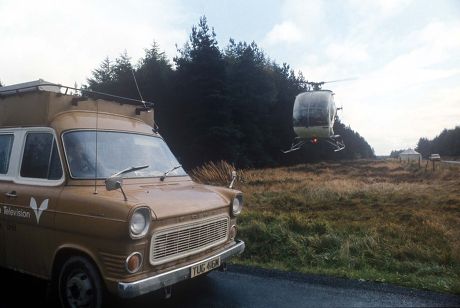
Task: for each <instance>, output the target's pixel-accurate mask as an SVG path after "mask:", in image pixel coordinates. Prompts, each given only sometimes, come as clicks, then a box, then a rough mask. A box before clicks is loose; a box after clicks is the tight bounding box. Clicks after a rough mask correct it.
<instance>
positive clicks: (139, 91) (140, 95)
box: [131, 67, 147, 108]
mask: <svg viewBox="0 0 460 308" xmlns="http://www.w3.org/2000/svg"><path fill="white" fill-rule="evenodd" d="M131 74H133V79H134V83H135V84H136V88H137V93H139V97H140V98H141V101H142V104H144V108H146V107H147V106H146V105H145V101H144V99H143V98H142V94H141V90H139V86H138V84H137V80H136V76H135V75H134V70H133V68H132V67H131Z"/></svg>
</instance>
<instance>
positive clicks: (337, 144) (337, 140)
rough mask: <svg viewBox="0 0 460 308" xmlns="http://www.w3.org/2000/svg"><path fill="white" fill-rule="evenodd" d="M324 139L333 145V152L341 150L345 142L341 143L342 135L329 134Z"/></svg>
mask: <svg viewBox="0 0 460 308" xmlns="http://www.w3.org/2000/svg"><path fill="white" fill-rule="evenodd" d="M325 141H326V142H327V143H329V144H330V145H332V146H333V147H334V152H338V151H342V150H343V149H345V143H343V140H342V136H340V135H334V136H331V137H330V138H329V139H326V140H325Z"/></svg>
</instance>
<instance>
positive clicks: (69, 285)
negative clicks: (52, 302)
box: [57, 256, 104, 308]
mask: <svg viewBox="0 0 460 308" xmlns="http://www.w3.org/2000/svg"><path fill="white" fill-rule="evenodd" d="M58 277H59V278H58V282H57V291H58V296H59V302H60V303H61V306H62V307H91V308H99V307H101V306H102V300H103V295H104V288H103V285H102V280H101V276H100V275H99V272H98V270H97V268H96V267H95V266H94V265H93V263H92V262H91V261H90V260H88V259H87V258H86V257H82V256H74V257H70V258H69V259H68V260H67V261H66V262H65V263H64V265H63V266H62V267H61V269H60V271H59V276H58Z"/></svg>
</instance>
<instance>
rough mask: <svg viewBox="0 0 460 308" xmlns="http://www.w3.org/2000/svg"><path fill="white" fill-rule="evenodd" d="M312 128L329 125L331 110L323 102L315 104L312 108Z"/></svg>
mask: <svg viewBox="0 0 460 308" xmlns="http://www.w3.org/2000/svg"><path fill="white" fill-rule="evenodd" d="M309 111H310V126H326V125H328V120H329V119H328V117H329V112H328V111H329V110H328V106H327V104H324V102H322V101H318V102H313V103H312V104H311V106H310V110H309Z"/></svg>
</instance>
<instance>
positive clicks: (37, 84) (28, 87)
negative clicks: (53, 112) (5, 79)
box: [0, 79, 154, 109]
mask: <svg viewBox="0 0 460 308" xmlns="http://www.w3.org/2000/svg"><path fill="white" fill-rule="evenodd" d="M69 90H75V91H79V92H80V93H81V95H79V96H81V97H89V98H93V99H105V100H113V101H116V102H119V103H121V104H129V105H143V107H144V108H145V109H151V108H153V106H154V103H153V102H146V101H142V100H138V99H134V98H129V97H123V96H119V95H114V94H108V93H103V92H98V91H93V90H88V89H81V88H80V89H78V88H75V87H69V86H63V85H61V84H57V83H51V82H47V81H44V80H42V79H39V80H36V81H31V82H25V83H20V84H15V85H11V86H5V87H0V98H3V97H5V96H9V95H18V94H22V93H27V92H34V91H48V92H56V93H60V94H63V95H68V94H67V93H68V92H69ZM69 95H70V94H69Z"/></svg>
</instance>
